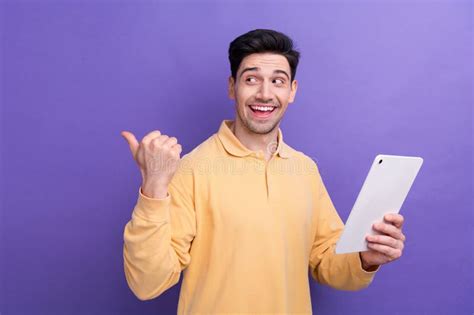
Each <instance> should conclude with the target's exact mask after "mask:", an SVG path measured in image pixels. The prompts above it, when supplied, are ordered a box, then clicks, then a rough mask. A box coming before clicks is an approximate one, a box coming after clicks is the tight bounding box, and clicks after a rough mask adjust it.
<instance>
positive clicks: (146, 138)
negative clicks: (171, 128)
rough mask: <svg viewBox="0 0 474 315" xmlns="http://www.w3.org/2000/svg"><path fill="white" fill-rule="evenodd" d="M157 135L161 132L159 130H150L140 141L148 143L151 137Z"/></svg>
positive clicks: (153, 137)
mask: <svg viewBox="0 0 474 315" xmlns="http://www.w3.org/2000/svg"><path fill="white" fill-rule="evenodd" d="M159 136H161V132H160V131H159V130H153V131H152V132H150V133H148V134H147V135H146V136H144V137H143V139H142V142H143V143H145V144H148V143H150V142H151V141H152V140H153V139H155V138H156V137H159Z"/></svg>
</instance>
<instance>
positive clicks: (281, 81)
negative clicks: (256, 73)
mask: <svg viewBox="0 0 474 315" xmlns="http://www.w3.org/2000/svg"><path fill="white" fill-rule="evenodd" d="M273 83H276V84H278V85H282V84H284V83H285V80H283V79H280V78H278V79H275V80H273Z"/></svg>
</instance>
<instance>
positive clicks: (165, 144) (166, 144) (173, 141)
mask: <svg viewBox="0 0 474 315" xmlns="http://www.w3.org/2000/svg"><path fill="white" fill-rule="evenodd" d="M177 143H178V139H176V138H175V137H170V138H168V139H167V140H166V141H165V142H163V147H167V148H171V147H172V146H174V145H175V144H177Z"/></svg>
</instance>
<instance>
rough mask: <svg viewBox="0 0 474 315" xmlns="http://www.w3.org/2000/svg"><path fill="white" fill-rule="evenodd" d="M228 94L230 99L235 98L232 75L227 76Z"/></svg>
mask: <svg viewBox="0 0 474 315" xmlns="http://www.w3.org/2000/svg"><path fill="white" fill-rule="evenodd" d="M227 89H228V95H229V98H230V99H231V100H235V82H234V78H233V77H232V75H231V76H230V77H229V84H228V87H227Z"/></svg>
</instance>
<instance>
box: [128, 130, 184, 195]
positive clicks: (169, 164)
mask: <svg viewBox="0 0 474 315" xmlns="http://www.w3.org/2000/svg"><path fill="white" fill-rule="evenodd" d="M121 135H122V137H124V138H125V140H127V142H128V145H129V146H130V151H131V152H132V155H133V159H134V160H135V161H136V162H137V164H138V167H139V168H140V172H141V174H142V186H141V188H142V193H143V194H144V195H145V196H147V197H150V198H157V199H162V198H165V197H166V196H167V194H168V185H169V183H170V182H171V179H172V178H173V175H174V174H175V173H176V170H177V169H178V164H179V160H180V154H181V151H182V148H181V145H180V144H178V140H177V139H176V138H175V137H168V136H167V135H162V134H161V132H160V131H158V130H155V131H152V132H150V133H149V134H147V135H146V136H145V137H143V139H142V141H141V142H138V141H137V138H135V135H134V134H133V133H131V132H129V131H122V132H121Z"/></svg>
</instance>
